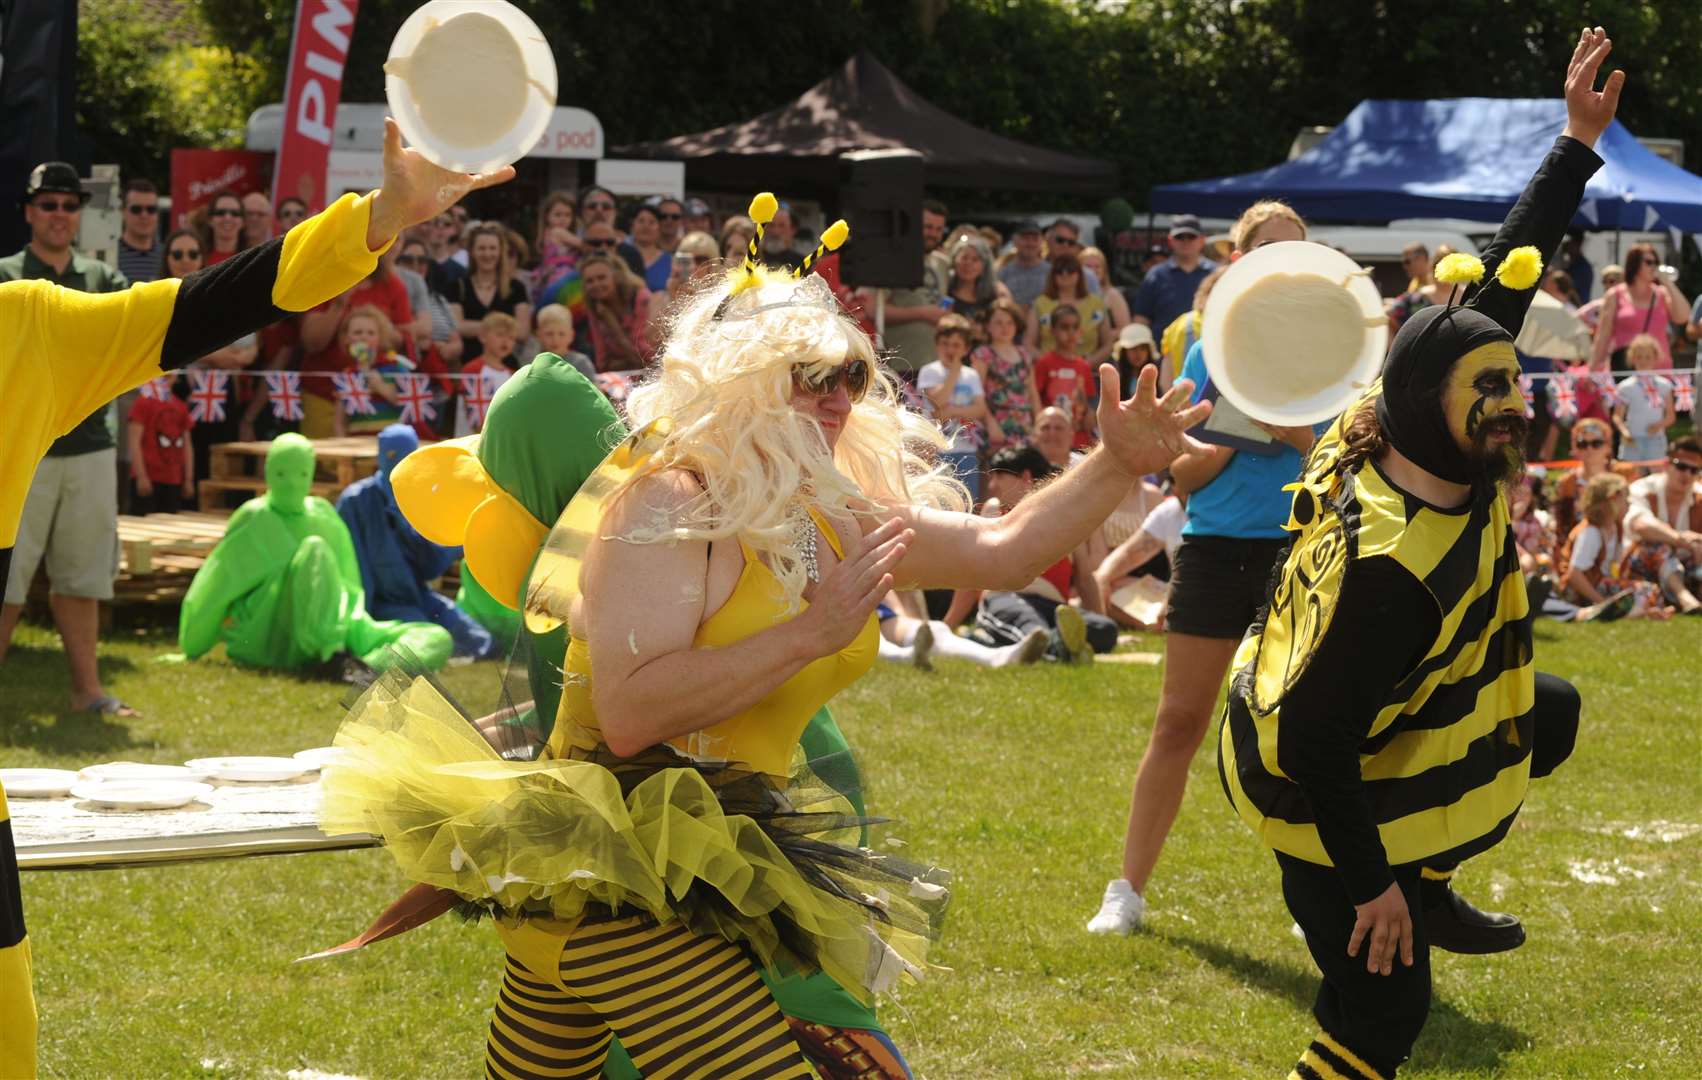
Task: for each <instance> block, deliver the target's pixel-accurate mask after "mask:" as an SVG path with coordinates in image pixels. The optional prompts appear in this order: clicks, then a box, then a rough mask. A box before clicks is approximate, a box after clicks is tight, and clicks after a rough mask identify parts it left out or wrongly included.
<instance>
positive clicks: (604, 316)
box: [579, 254, 651, 372]
mask: <svg viewBox="0 0 1702 1080" xmlns="http://www.w3.org/2000/svg"><path fill="white" fill-rule="evenodd" d="M579 274H580V277H581V278H582V279H583V280H584V282H585V323H586V328H587V331H588V333H587V334H585V335H582V336H583V337H584V338H586V339H587V340H589V342H590V345H591V362H592V363H593V364H595V365H596V367H597V370H598V371H599V372H602V371H636V370H638V369H639V368H642V367H643V366H644V365H645V364H646V363H648V362H649V360H650V350H651V345H650V338H649V335H648V330H647V328H648V326H649V322H650V290H649V289H647V288H645V287H644V282H643V281H642V280H640V279H639V278H638V276H637V275H635V274H633V273H632V272H631V270H629V269H628V267H627V265H626V263H625V262H622V261H621V260H620V259H618V258H616V257H614V256H612V255H602V254H598V255H591V256H588V257H586V259H585V260H584V262H582V263H581V264H580V267H579Z"/></svg>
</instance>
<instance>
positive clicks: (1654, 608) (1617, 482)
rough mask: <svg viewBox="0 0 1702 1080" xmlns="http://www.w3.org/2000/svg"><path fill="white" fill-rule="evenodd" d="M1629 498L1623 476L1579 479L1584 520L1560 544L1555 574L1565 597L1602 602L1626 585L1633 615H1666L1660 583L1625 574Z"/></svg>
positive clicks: (1573, 600) (1580, 602) (1588, 602)
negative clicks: (1631, 578)
mask: <svg viewBox="0 0 1702 1080" xmlns="http://www.w3.org/2000/svg"><path fill="white" fill-rule="evenodd" d="M1629 509H1630V498H1629V496H1628V495H1627V492H1626V483H1625V477H1623V476H1620V475H1618V474H1617V473H1602V474H1601V475H1599V476H1596V477H1593V478H1592V479H1591V480H1590V482H1589V483H1588V484H1586V485H1584V520H1583V521H1581V522H1579V523H1578V524H1577V525H1576V526H1574V527H1573V529H1572V533H1571V535H1570V536H1568V537H1567V538H1566V542H1565V544H1564V546H1563V547H1562V549H1561V553H1560V560H1559V567H1560V580H1561V583H1562V585H1563V586H1564V588H1565V599H1566V600H1567V602H1569V603H1573V604H1577V605H1579V606H1584V605H1596V604H1606V603H1608V602H1609V600H1610V598H1617V596H1618V594H1620V593H1624V592H1627V591H1629V592H1630V594H1631V596H1632V604H1631V610H1630V611H1629V612H1628V613H1627V616H1628V617H1629V618H1633V619H1666V618H1670V617H1671V616H1672V609H1671V608H1669V607H1666V606H1664V605H1663V604H1662V603H1661V590H1660V586H1658V585H1655V584H1653V583H1651V582H1647V581H1643V582H1638V581H1632V580H1630V579H1628V578H1627V577H1625V576H1624V574H1623V572H1622V565H1623V561H1624V559H1625V555H1626V543H1625V527H1624V524H1623V521H1624V518H1625V515H1626V512H1627V511H1628V510H1629Z"/></svg>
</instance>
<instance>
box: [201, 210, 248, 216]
mask: <svg viewBox="0 0 1702 1080" xmlns="http://www.w3.org/2000/svg"><path fill="white" fill-rule="evenodd" d="M207 216H208V217H241V216H242V211H241V210H214V211H213V212H212V213H210V214H208V215H207Z"/></svg>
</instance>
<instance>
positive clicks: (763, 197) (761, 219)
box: [733, 191, 780, 293]
mask: <svg viewBox="0 0 1702 1080" xmlns="http://www.w3.org/2000/svg"><path fill="white" fill-rule="evenodd" d="M779 209H780V200H779V199H776V198H775V197H774V192H772V191H764V192H762V193H761V194H759V195H757V196H756V197H755V198H754V199H752V200H751V207H750V218H751V220H752V221H753V222H755V223H756V232H755V233H754V234H752V236H751V242H750V243H749V244H747V245H745V263H744V279H743V280H742V281H740V282H739V283H738V284H737V285H735V286H734V287H733V291H734V292H735V293H737V292H741V291H743V290H744V289H748V288H750V287H751V286H753V285H755V284H756V281H757V277H756V270H757V267H759V266H761V265H762V234H763V230H764V229H765V228H766V227H767V226H768V223H769V222H771V221H773V220H774V214H775V212H776V211H778V210H779Z"/></svg>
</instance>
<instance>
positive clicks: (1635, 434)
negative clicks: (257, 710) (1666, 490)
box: [1613, 334, 1678, 461]
mask: <svg viewBox="0 0 1702 1080" xmlns="http://www.w3.org/2000/svg"><path fill="white" fill-rule="evenodd" d="M1625 359H1626V362H1627V363H1629V364H1630V365H1631V369H1632V370H1633V371H1634V372H1636V374H1634V375H1630V376H1627V377H1626V378H1624V379H1621V380H1620V382H1619V386H1618V387H1617V390H1618V392H1619V402H1618V403H1617V404H1616V405H1614V407H1613V424H1614V426H1615V427H1617V428H1618V429H1619V439H1620V443H1619V457H1620V460H1622V461H1664V460H1665V459H1666V456H1667V428H1669V427H1671V426H1672V425H1673V421H1675V420H1677V419H1678V413H1677V412H1676V411H1674V409H1673V383H1672V380H1671V379H1669V378H1667V377H1666V376H1665V375H1653V374H1650V372H1653V371H1654V370H1655V368H1657V367H1659V366H1660V364H1661V361H1662V359H1663V357H1662V353H1661V343H1660V342H1659V341H1656V340H1655V339H1654V337H1652V336H1651V335H1649V334H1638V335H1637V336H1636V337H1634V338H1632V339H1631V344H1629V345H1627V346H1626V348H1625Z"/></svg>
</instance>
